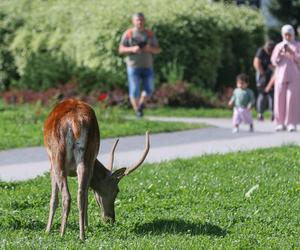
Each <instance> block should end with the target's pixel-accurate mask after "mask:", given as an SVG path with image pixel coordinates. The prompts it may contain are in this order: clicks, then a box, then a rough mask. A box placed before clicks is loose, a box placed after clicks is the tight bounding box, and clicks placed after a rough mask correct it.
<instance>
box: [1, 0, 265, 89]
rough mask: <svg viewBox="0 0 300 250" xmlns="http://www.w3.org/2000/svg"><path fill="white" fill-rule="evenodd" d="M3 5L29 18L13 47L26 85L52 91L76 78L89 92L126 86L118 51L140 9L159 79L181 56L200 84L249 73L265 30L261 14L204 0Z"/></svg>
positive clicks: (13, 0)
mask: <svg viewBox="0 0 300 250" xmlns="http://www.w3.org/2000/svg"><path fill="white" fill-rule="evenodd" d="M66 6H68V7H67V8H66ZM0 7H1V8H2V9H3V11H5V12H6V13H7V15H6V18H7V19H10V18H11V16H19V17H20V18H21V19H22V20H24V24H23V25H22V27H21V28H18V29H16V30H15V32H14V37H13V40H12V42H11V43H10V44H9V45H7V46H8V48H7V50H8V51H10V53H12V55H13V59H14V63H15V66H16V68H17V71H18V73H19V74H20V76H21V80H20V81H19V83H18V86H19V87H22V88H28V87H29V88H33V89H46V88H48V87H49V86H57V85H59V84H61V83H64V82H68V81H70V80H71V81H74V82H76V83H78V84H79V86H80V88H81V90H83V91H85V92H88V91H90V90H92V89H95V88H96V89H101V90H108V89H110V88H112V87H115V86H119V87H123V88H124V87H125V84H124V83H125V81H126V73H125V67H124V63H123V58H122V57H120V55H118V51H117V48H118V44H119V41H120V37H121V34H122V32H124V31H125V30H126V29H127V28H128V27H129V26H130V16H131V14H132V13H133V12H136V11H143V12H144V13H145V15H146V17H147V26H148V27H150V28H152V29H153V30H154V31H155V33H156V34H157V36H158V38H159V41H160V45H161V47H162V50H163V52H162V53H161V54H159V55H157V56H156V58H155V60H156V63H155V71H156V76H157V79H158V81H159V82H165V81H166V80H167V79H166V78H168V77H170V74H166V72H164V70H163V69H164V66H165V65H168V63H170V62H171V63H172V62H174V61H176V62H178V65H180V67H183V68H179V71H178V72H177V73H179V74H178V77H180V78H183V79H185V80H187V81H188V82H194V83H195V84H196V85H197V86H201V87H205V88H209V89H216V88H219V87H220V86H223V85H228V84H231V83H232V82H233V81H234V78H235V75H236V74H237V73H239V72H241V71H243V72H246V73H251V68H252V66H251V62H252V58H253V55H254V53H255V50H256V48H257V47H258V46H259V45H261V44H262V40H263V35H264V28H263V27H264V25H263V20H262V18H261V16H260V14H259V13H258V12H256V11H254V10H251V9H246V8H238V7H236V6H227V7H224V5H223V4H217V3H214V4H211V5H208V4H207V1H204V0H202V1H201V0H199V1H193V0H185V1H171V0H165V1H159V0H153V1H150V2H147V3H145V2H143V1H141V0H130V1H126V2H125V1H124V2H123V1H118V0H110V1H108V0H106V1H101V2H97V4H95V2H92V1H87V2H85V4H82V2H81V1H79V0H74V1H72V2H71V1H68V0H61V1H58V0H53V1H38V0H32V1H29V0H27V1H26V0H24V1H17V0H4V1H2V3H1V4H0ZM12 13H13V15H12ZM182 69H183V72H181V70H182ZM172 80H173V79H172ZM177 80H181V79H177Z"/></svg>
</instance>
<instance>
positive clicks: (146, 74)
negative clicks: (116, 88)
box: [127, 68, 154, 98]
mask: <svg viewBox="0 0 300 250" xmlns="http://www.w3.org/2000/svg"><path fill="white" fill-rule="evenodd" d="M127 76H128V87H129V97H131V98H138V97H139V96H140V85H141V83H142V86H143V91H144V93H145V95H146V96H151V95H152V93H153V89H154V72H153V69H152V68H127Z"/></svg>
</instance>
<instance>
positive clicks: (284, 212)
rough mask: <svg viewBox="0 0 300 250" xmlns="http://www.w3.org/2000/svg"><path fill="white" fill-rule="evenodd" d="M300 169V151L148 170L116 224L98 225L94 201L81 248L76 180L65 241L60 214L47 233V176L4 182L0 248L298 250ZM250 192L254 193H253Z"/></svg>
mask: <svg viewBox="0 0 300 250" xmlns="http://www.w3.org/2000/svg"><path fill="white" fill-rule="evenodd" d="M299 164H300V147H297V146H285V147H282V148H271V149H264V150H256V151H250V152H242V153H230V154H226V155H210V156H203V157H200V158H193V159H190V160H175V161H170V162H163V163H160V164H151V165H146V164H145V165H144V166H143V167H141V168H140V169H139V170H137V171H136V172H134V173H133V174H132V175H131V176H128V177H125V178H124V179H123V180H122V181H121V183H120V189H121V192H120V194H119V196H118V199H117V201H116V219H117V222H116V223H115V224H114V225H104V224H102V223H101V222H100V221H99V210H98V208H97V205H96V202H95V200H94V198H93V197H90V199H89V200H90V205H89V218H90V219H89V221H90V227H89V229H88V232H87V240H86V241H85V242H84V243H80V242H79V229H78V219H77V218H78V212H77V208H76V207H77V206H76V193H75V190H76V181H75V180H76V179H72V178H70V179H69V183H70V186H71V188H70V189H71V195H72V198H73V199H72V205H71V212H70V217H69V223H68V227H67V233H66V235H65V237H64V238H61V237H60V236H59V226H60V213H61V210H60V207H59V209H58V211H57V213H56V217H55V221H54V230H53V231H52V233H50V235H46V234H45V233H44V230H45V227H46V221H47V217H48V203H49V199H50V180H49V176H45V177H39V178H36V179H34V180H31V181H26V182H17V183H3V182H2V183H1V182H0V190H1V203H0V235H1V237H0V244H1V247H2V248H7V249H18V248H19V249H67V248H68V249H200V248H202V249H299V248H300V239H299V235H300V226H299V214H300V199H299V196H300V181H299V175H300V168H299ZM256 185H258V186H256ZM252 187H257V189H255V190H252V192H248V191H249V190H251V188H252ZM246 193H248V194H249V197H248V198H247V197H246V196H245V194H246ZM90 195H92V194H90Z"/></svg>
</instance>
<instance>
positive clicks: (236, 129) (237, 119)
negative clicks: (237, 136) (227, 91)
mask: <svg viewBox="0 0 300 250" xmlns="http://www.w3.org/2000/svg"><path fill="white" fill-rule="evenodd" d="M232 123H233V126H234V128H233V130H232V132H233V133H237V132H239V124H240V123H241V115H240V110H239V108H237V107H235V108H234V109H233V117H232Z"/></svg>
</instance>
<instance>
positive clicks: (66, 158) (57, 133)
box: [44, 99, 150, 240]
mask: <svg viewBox="0 0 300 250" xmlns="http://www.w3.org/2000/svg"><path fill="white" fill-rule="evenodd" d="M44 142H45V146H46V149H47V153H48V156H49V159H50V162H51V170H50V173H51V184H52V192H51V200H50V212H49V219H48V224H47V229H46V232H49V231H50V229H51V225H52V221H53V216H54V213H55V210H56V208H57V206H58V191H60V192H61V193H62V208H63V209H62V222H61V230H60V233H61V236H63V235H64V233H65V229H66V223H67V219H68V215H69V211H70V202H71V196H70V192H69V189H68V182H67V177H68V176H77V178H78V192H77V205H78V210H79V227H80V239H81V240H83V239H84V238H85V233H84V230H85V227H87V226H88V216H87V209H88V189H89V187H90V188H91V189H92V190H93V191H94V195H95V198H96V201H97V203H98V205H99V207H101V208H102V211H103V212H102V215H103V219H104V221H106V222H114V221H115V209H114V202H115V199H116V197H117V194H118V192H119V188H118V183H119V181H120V180H121V179H122V177H124V176H125V175H128V174H130V173H131V172H132V171H134V170H135V169H137V168H138V167H139V166H140V165H141V164H142V163H143V161H144V160H145V158H146V156H147V154H148V151H149V148H150V144H149V134H148V132H146V147H145V150H144V152H143V154H142V157H141V158H140V160H139V161H138V162H137V163H136V164H135V165H133V166H132V167H129V168H121V169H118V170H116V171H115V172H112V169H113V161H114V151H115V148H116V146H117V143H118V140H117V141H116V142H115V144H114V145H113V147H112V150H111V155H110V163H109V166H108V167H107V168H106V167H104V166H103V164H102V163H101V162H99V161H98V160H97V158H96V157H97V154H98V151H99V146H100V133H99V127H98V122H97V119H96V115H95V112H94V111H93V109H92V108H91V107H90V106H89V105H88V104H86V103H85V102H82V101H79V100H76V99H68V100H65V101H63V102H61V103H59V104H58V105H57V106H56V107H54V109H53V110H52V112H51V113H50V114H49V116H48V118H47V119H46V121H45V124H44Z"/></svg>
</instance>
